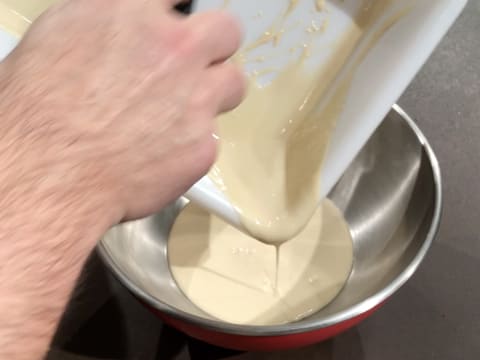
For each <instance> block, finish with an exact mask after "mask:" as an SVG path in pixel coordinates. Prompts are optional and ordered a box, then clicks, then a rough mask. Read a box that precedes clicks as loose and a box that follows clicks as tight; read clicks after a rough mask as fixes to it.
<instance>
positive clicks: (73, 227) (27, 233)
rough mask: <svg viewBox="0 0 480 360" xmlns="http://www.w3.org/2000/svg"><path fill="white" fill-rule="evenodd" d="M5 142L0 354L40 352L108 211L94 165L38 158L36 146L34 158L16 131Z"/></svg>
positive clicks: (108, 219)
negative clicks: (90, 167)
mask: <svg viewBox="0 0 480 360" xmlns="http://www.w3.org/2000/svg"><path fill="white" fill-rule="evenodd" d="M6 142H7V141H6V139H3V141H1V142H0V144H1V143H3V144H5V143H6ZM7 143H9V144H11V147H10V148H8V149H6V148H5V147H4V148H3V150H4V151H3V154H4V155H7V156H0V172H1V175H0V219H1V221H0V359H2V360H3V359H12V360H17V359H18V360H21V359H22V360H23V359H30V360H31V359H40V358H42V357H43V355H44V353H45V352H46V350H47V348H48V345H49V342H50V339H51V337H52V335H53V333H54V331H55V327H56V325H57V323H58V321H59V318H60V316H61V315H62V312H63V309H64V307H65V304H66V302H67V301H68V297H69V295H70V292H71V291H72V287H73V285H74V283H75V280H76V278H77V276H78V274H79V272H80V270H81V267H82V265H83V263H84V261H85V259H86V257H87V256H88V254H89V253H90V252H91V250H92V249H93V248H94V246H95V244H96V242H97V241H98V239H99V238H100V237H101V235H102V234H103V233H104V232H105V231H106V230H107V229H108V227H109V226H110V225H111V224H112V222H114V220H113V219H114V218H115V214H114V212H113V211H109V210H108V208H107V207H106V204H108V200H107V199H106V198H105V197H102V194H105V193H106V192H105V191H102V189H99V188H98V185H95V173H89V172H88V171H84V170H80V169H79V168H78V167H77V168H75V167H73V168H72V167H69V166H67V165H66V164H72V165H73V164H75V162H73V161H72V162H71V161H68V162H66V163H65V166H63V165H61V164H56V165H55V166H39V163H40V162H41V161H42V160H41V158H42V155H43V154H39V156H38V157H37V159H38V160H35V162H33V161H32V160H31V159H32V157H31V154H30V150H26V151H27V152H29V154H28V155H27V154H22V153H23V151H22V149H21V146H19V145H15V144H19V143H21V140H20V139H18V140H14V139H12V140H11V141H8V142H7ZM37 150H38V151H39V150H40V148H39V149H37ZM33 159H35V157H33ZM105 209H107V210H105Z"/></svg>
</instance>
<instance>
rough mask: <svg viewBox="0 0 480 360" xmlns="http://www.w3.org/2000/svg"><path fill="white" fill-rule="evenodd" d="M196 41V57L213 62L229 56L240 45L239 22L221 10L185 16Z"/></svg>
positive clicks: (221, 60)
mask: <svg viewBox="0 0 480 360" xmlns="http://www.w3.org/2000/svg"><path fill="white" fill-rule="evenodd" d="M185 21H186V25H187V26H188V27H189V28H191V29H192V31H193V33H194V35H195V39H196V40H197V41H198V46H197V48H196V51H197V54H195V55H196V58H198V59H199V60H201V61H204V62H206V64H214V63H217V62H223V61H225V60H226V59H228V58H230V57H231V56H232V55H233V54H234V53H235V52H236V51H237V50H238V48H239V47H240V44H241V41H242V30H241V26H240V23H239V22H238V21H237V20H236V19H235V18H234V17H233V16H232V15H229V14H228V13H226V12H223V11H212V12H204V13H198V14H194V15H191V16H189V17H188V18H185Z"/></svg>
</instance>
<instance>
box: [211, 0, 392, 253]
mask: <svg viewBox="0 0 480 360" xmlns="http://www.w3.org/2000/svg"><path fill="white" fill-rule="evenodd" d="M391 2H392V1H391V0H385V1H381V2H370V1H367V2H366V3H365V6H363V7H362V8H361V10H360V12H359V13H358V14H357V17H356V18H355V21H354V22H353V23H352V25H351V27H350V29H349V30H348V31H347V32H346V33H345V34H343V36H342V37H340V38H339V39H338V41H337V43H336V44H335V46H334V47H333V49H330V57H329V60H328V61H327V62H326V63H325V64H323V65H322V66H320V68H319V69H317V70H313V71H312V70H309V71H307V70H306V69H305V67H304V60H305V59H306V58H307V57H308V55H309V54H308V52H309V46H308V44H306V45H305V51H304V54H303V56H302V57H301V58H300V60H298V61H295V62H293V63H292V64H291V65H289V66H287V67H286V68H284V69H282V70H281V71H277V73H278V74H277V76H276V77H275V78H274V80H273V81H272V82H271V83H270V84H268V85H266V86H263V87H262V86H260V85H259V84H258V83H257V81H256V78H255V76H252V77H251V79H250V87H249V92H248V95H247V98H246V100H245V101H244V102H243V104H241V105H240V106H239V107H238V108H237V109H235V110H234V111H232V112H230V113H228V114H225V115H222V116H220V117H219V118H218V122H217V123H218V131H217V134H216V136H217V137H218V138H219V139H220V142H219V143H220V152H219V157H218V159H217V162H216V163H215V165H214V167H213V168H212V170H211V171H210V174H209V175H210V178H211V179H212V180H213V181H214V183H215V184H216V185H217V186H218V187H219V188H220V189H221V190H223V191H224V193H225V194H226V196H227V198H228V199H229V200H230V202H231V203H232V204H233V205H234V207H235V208H236V210H237V211H238V213H239V214H240V217H241V220H242V223H243V225H244V226H245V228H246V229H247V231H248V232H249V233H250V235H252V236H254V237H256V238H257V239H259V240H260V241H263V242H266V243H272V244H280V243H283V242H285V241H287V240H289V239H290V238H292V237H293V236H295V235H296V234H298V233H299V232H300V231H301V230H302V228H303V227H304V226H305V225H306V223H307V222H308V220H309V219H310V217H311V216H312V214H313V213H314V211H315V209H316V208H317V206H318V203H319V201H320V195H319V193H320V174H321V170H322V165H323V161H324V158H325V155H326V152H327V149H328V143H329V140H330V136H331V133H332V131H333V129H334V126H335V123H336V121H337V120H338V118H339V115H340V113H341V111H342V108H343V105H344V103H345V99H346V96H347V94H348V88H349V85H350V83H351V80H352V77H353V74H354V71H353V70H354V68H355V66H356V65H358V62H356V63H355V64H353V65H352V64H350V66H349V67H345V65H346V64H347V63H348V61H349V60H351V59H350V58H351V57H352V54H353V53H354V51H355V48H356V47H357V46H358V44H359V42H360V40H361V39H362V36H363V35H364V33H365V31H367V30H368V29H369V28H370V27H371V25H372V24H373V23H374V22H375V21H376V20H378V18H379V16H381V15H382V14H383V13H384V11H385V10H386V9H387V8H388V7H389V5H390V4H391ZM316 4H317V3H316ZM318 4H319V5H322V2H318ZM297 5H298V1H290V2H288V7H287V10H286V14H287V15H286V16H288V14H290V13H291V12H292V9H294V8H295V6H297ZM322 6H323V5H322ZM321 8H322V9H323V7H321ZM283 18H284V17H282V19H283ZM274 28H276V29H277V30H275V29H274ZM281 28H282V26H280V25H278V24H277V25H274V26H272V29H269V30H268V31H266V32H265V33H264V34H263V35H261V36H260V37H259V38H258V39H257V40H255V41H254V42H253V43H252V44H247V45H246V46H245V48H244V49H243V51H242V52H241V53H240V54H239V55H237V59H238V60H240V61H243V62H248V52H249V51H251V50H252V49H255V48H257V47H259V46H264V45H267V44H272V43H273V44H274V43H275V41H277V40H276V39H278V38H279V35H278V34H281V33H282V30H278V29H281ZM314 35H315V34H314ZM319 35H321V32H319ZM341 71H343V79H342V80H340V81H338V76H340V75H341V73H340V72H341ZM335 82H336V87H334V86H333V84H334V83H335Z"/></svg>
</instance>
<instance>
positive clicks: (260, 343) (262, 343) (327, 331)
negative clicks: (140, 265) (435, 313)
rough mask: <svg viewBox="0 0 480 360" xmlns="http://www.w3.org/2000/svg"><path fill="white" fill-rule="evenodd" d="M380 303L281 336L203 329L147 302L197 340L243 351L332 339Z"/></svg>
mask: <svg viewBox="0 0 480 360" xmlns="http://www.w3.org/2000/svg"><path fill="white" fill-rule="evenodd" d="M380 306H382V304H380V305H378V306H376V307H375V308H373V309H371V310H369V311H367V312H365V313H363V314H361V315H359V316H357V317H354V318H351V319H348V320H345V321H343V322H341V323H338V324H335V325H332V326H329V327H325V328H322V329H318V330H313V331H309V332H304V333H296V334H290V335H278V336H245V335H234V334H227V333H222V332H217V331H213V330H209V329H205V328H201V327H199V326H197V325H195V324H192V323H188V322H185V321H183V320H179V319H177V318H174V317H171V316H169V315H166V314H165V313H163V312H161V311H158V310H156V309H154V308H152V307H150V306H148V305H147V307H148V308H149V309H150V310H151V311H152V312H153V313H154V314H155V315H157V316H158V317H160V319H162V320H163V321H164V322H165V323H166V324H168V325H170V326H172V327H174V328H176V329H177V330H180V331H182V332H183V333H185V334H187V335H189V336H191V337H193V338H195V339H198V340H202V341H204V342H206V343H209V344H212V345H215V346H219V347H223V348H228V349H234V350H242V351H277V350H287V349H294V348H299V347H304V346H307V345H312V344H316V343H319V342H322V341H324V340H327V339H330V338H332V337H334V336H336V335H338V334H340V333H342V332H344V331H346V330H348V329H350V328H351V327H353V326H355V325H357V324H358V323H360V322H361V321H363V320H364V319H366V318H367V317H369V316H370V315H372V314H373V313H374V312H375V311H376V310H377V309H378V308H379V307H380Z"/></svg>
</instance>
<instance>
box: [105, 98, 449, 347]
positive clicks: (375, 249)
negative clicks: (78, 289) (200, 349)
mask: <svg viewBox="0 0 480 360" xmlns="http://www.w3.org/2000/svg"><path fill="white" fill-rule="evenodd" d="M329 197H330V198H331V199H332V200H333V201H334V202H335V203H336V204H337V206H338V207H339V208H340V209H341V210H342V211H343V212H344V214H345V217H346V219H347V221H348V223H349V225H350V229H351V233H352V236H353V242H354V265H353V270H352V273H351V275H350V277H349V279H348V282H347V284H346V286H345V287H344V289H343V290H342V292H341V293H340V294H339V295H338V296H337V297H336V298H335V299H334V300H333V301H332V302H331V303H330V304H329V305H328V306H326V307H325V308H323V309H322V310H320V311H318V312H317V313H315V314H313V315H311V316H310V317H308V318H306V319H303V320H301V321H298V322H295V323H291V324H286V325H279V326H241V325H233V324H228V323H225V322H222V321H218V320H216V319H214V318H212V317H211V316H209V315H208V314H205V313H204V312H202V311H201V310H199V309H198V308H197V307H196V306H195V305H193V304H192V303H191V302H190V301H189V300H188V298H186V297H185V296H184V295H183V293H182V292H181V291H180V290H179V289H178V287H177V285H176V284H175V281H174V279H173V278H172V275H171V273H170V271H169V267H168V261H167V241H168V233H169V230H170V228H171V226H172V223H173V221H174V220H175V217H176V215H177V214H178V212H179V211H180V210H181V208H182V207H183V206H184V205H185V203H186V200H184V199H179V200H178V201H176V202H175V203H174V204H172V205H171V206H169V207H167V208H166V209H165V210H163V211H162V212H160V213H158V214H157V215H154V216H151V217H149V218H146V219H142V220H139V221H135V222H130V223H126V224H123V225H119V226H117V227H115V228H113V229H112V230H111V231H110V232H109V233H108V234H106V235H105V237H104V238H103V240H102V241H101V242H100V244H99V252H100V254H101V256H102V258H103V259H104V261H105V263H106V264H107V265H108V266H109V267H110V269H111V270H112V271H113V273H114V274H115V275H116V276H117V277H118V279H119V280H120V281H121V282H122V283H123V284H124V285H125V286H126V287H127V288H128V289H130V291H131V292H132V293H133V294H134V295H135V296H137V297H138V298H139V299H140V300H141V301H142V302H143V303H144V304H145V305H146V306H148V307H149V308H150V309H152V311H154V312H155V313H156V314H158V315H159V316H160V317H161V318H162V319H164V320H165V321H167V322H168V323H170V324H171V325H173V326H175V327H177V328H179V329H180V330H182V331H185V332H187V333H188V334H189V335H191V336H194V337H197V338H200V339H202V340H204V341H207V342H210V343H214V344H216V345H220V346H224V347H230V348H236V349H245V350H272V349H283V348H291V347H298V346H303V345H307V344H310V343H314V342H318V341H321V340H324V339H326V338H328V337H331V336H334V335H336V334H338V333H339V332H341V331H343V330H345V329H347V328H349V327H351V326H353V325H355V324H356V323H358V322H359V321H361V320H362V319H364V318H365V317H367V316H368V315H369V314H371V313H372V312H373V311H374V310H375V309H376V308H378V307H379V306H380V305H381V304H382V303H383V302H384V301H386V300H387V299H388V298H389V297H390V296H391V295H392V294H393V293H394V292H395V291H396V290H398V289H399V288H400V286H402V285H403V284H404V283H405V282H406V281H407V280H408V279H409V278H410V277H411V276H412V275H413V273H414V272H415V270H416V269H417V267H418V266H419V265H420V263H421V261H422V259H423V258H424V256H425V254H426V253H427V251H428V249H429V247H430V244H431V243H432V240H433V238H434V236H435V234H436V231H437V228H438V225H439V221H440V213H441V205H442V197H441V182H440V170H439V166H438V162H437V159H436V158H435V155H434V153H433V151H432V149H431V148H430V146H429V145H428V142H427V141H426V139H425V137H424V136H423V135H422V133H421V132H420V130H419V129H418V128H417V126H416V125H415V123H414V122H413V121H412V120H411V119H410V118H409V117H408V116H407V115H406V114H405V113H404V112H403V111H402V110H401V109H400V108H399V107H397V106H395V107H394V108H393V110H392V111H391V112H390V114H389V115H388V116H387V117H386V118H385V120H384V121H383V123H382V125H381V126H380V127H379V128H378V129H377V131H376V132H375V134H374V135H373V136H372V138H371V139H370V140H369V142H368V143H367V144H366V146H365V147H364V148H363V150H362V152H361V153H360V154H359V155H358V156H357V158H356V159H355V161H354V162H353V163H352V165H351V166H350V167H349V169H348V170H347V171H346V172H345V174H344V175H343V177H342V178H341V180H340V181H339V183H338V184H337V185H336V187H335V188H334V189H333V191H332V192H331V193H330V195H329ZM392 326H395V325H394V324H392Z"/></svg>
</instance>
